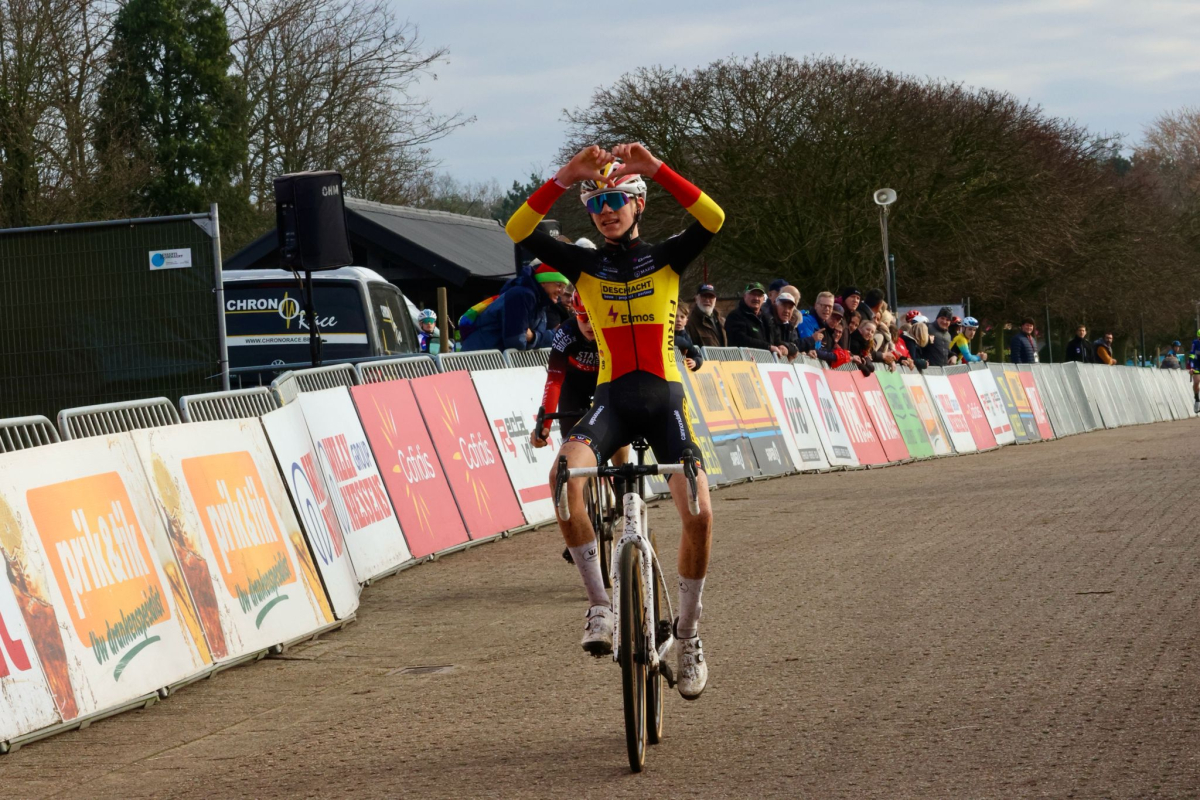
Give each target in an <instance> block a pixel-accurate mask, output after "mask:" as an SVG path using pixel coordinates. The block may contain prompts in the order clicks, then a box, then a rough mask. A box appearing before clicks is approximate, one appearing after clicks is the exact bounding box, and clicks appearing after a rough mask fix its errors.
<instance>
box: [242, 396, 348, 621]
mask: <svg viewBox="0 0 1200 800" xmlns="http://www.w3.org/2000/svg"><path fill="white" fill-rule="evenodd" d="M261 419H262V425H263V430H264V431H266V434H267V440H268V441H269V442H270V443H271V449H272V450H274V451H275V460H276V462H277V463H278V465H279V474H280V475H281V476H282V477H283V483H284V486H286V487H287V490H288V494H289V495H290V496H291V498H292V504H293V505H294V506H295V509H296V513H297V515H298V517H299V518H300V525H301V527H302V528H303V529H304V534H305V537H306V538H307V540H308V546H309V550H310V551H311V553H312V558H313V561H314V562H316V565H317V570H318V571H319V572H320V573H321V581H322V583H324V584H325V592H326V593H327V594H328V595H329V603H330V605H332V606H333V613H334V615H335V616H336V617H337V618H338V619H346V618H347V617H349V616H350V615H351V614H353V613H354V611H355V609H357V608H358V595H359V592H360V587H359V584H358V578H357V577H355V574H354V564H352V563H351V562H350V552H349V551H348V550H347V549H346V541H345V537H344V536H343V534H342V524H341V522H339V521H338V516H337V512H336V511H335V510H334V508H333V496H332V495H331V494H330V490H329V487H327V486H326V485H325V477H324V475H323V473H322V471H321V467H320V466H319V465H318V463H317V451H316V448H314V447H313V443H312V438H311V437H310V436H309V435H308V426H307V425H306V424H305V423H304V412H303V411H302V410H301V409H300V406H299V404H297V403H289V404H288V405H286V406H284V407H283V408H277V409H275V410H274V411H272V412H270V413H269V414H264V415H263V416H262V418H261Z"/></svg>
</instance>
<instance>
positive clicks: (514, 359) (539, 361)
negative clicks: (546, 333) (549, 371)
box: [504, 347, 550, 367]
mask: <svg viewBox="0 0 1200 800" xmlns="http://www.w3.org/2000/svg"><path fill="white" fill-rule="evenodd" d="M504 357H505V358H506V359H508V363H509V364H511V365H512V366H514V367H544V366H546V365H548V364H549V363H550V348H549V347H539V348H538V349H537V350H505V351H504Z"/></svg>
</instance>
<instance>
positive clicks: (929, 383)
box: [922, 368, 996, 453]
mask: <svg viewBox="0 0 1200 800" xmlns="http://www.w3.org/2000/svg"><path fill="white" fill-rule="evenodd" d="M933 369H936V368H931V369H927V370H925V373H924V374H923V375H922V377H923V378H924V379H925V386H926V388H928V389H929V393H930V394H931V395H933V404H934V406H935V407H936V408H937V410H938V413H939V414H940V415H941V418H942V423H943V424H944V425H945V430H946V435H947V436H949V437H950V444H951V445H953V446H954V452H956V453H974V452H975V451H976V450H978V449H979V448H978V447H976V445H975V437H974V436H973V435H972V428H971V425H970V421H969V420H968V418H967V409H966V408H964V407H963V404H962V402H960V401H959V399H958V393H957V392H955V391H954V386H952V385H951V383H950V378H949V377H948V376H946V375H945V374H940V370H939V374H936V375H935V374H933ZM965 380H966V381H967V387H966V388H967V391H968V392H970V394H971V396H972V397H974V398H975V407H976V410H977V412H978V414H979V420H977V427H980V428H982V429H983V431H984V432H986V433H987V438H988V439H990V440H991V442H992V445H991V446H992V447H995V446H996V442H995V439H993V438H992V434H991V429H990V428H989V427H988V424H987V419H986V418H985V417H984V416H983V406H980V405H979V398H978V397H975V388H974V387H973V386H971V382H970V380H969V379H965Z"/></svg>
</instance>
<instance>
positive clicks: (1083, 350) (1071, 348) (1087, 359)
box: [1067, 325, 1096, 364]
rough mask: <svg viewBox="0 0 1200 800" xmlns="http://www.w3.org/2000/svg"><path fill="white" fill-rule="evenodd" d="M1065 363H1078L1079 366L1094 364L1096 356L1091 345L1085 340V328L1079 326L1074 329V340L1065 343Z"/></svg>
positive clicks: (1084, 326)
mask: <svg viewBox="0 0 1200 800" xmlns="http://www.w3.org/2000/svg"><path fill="white" fill-rule="evenodd" d="M1067 361H1078V362H1080V363H1081V364H1095V363H1096V354H1095V352H1094V351H1093V350H1092V343H1091V342H1089V341H1088V338H1087V326H1086V325H1080V326H1079V327H1078V328H1076V329H1075V338H1074V339H1072V340H1071V341H1069V342H1067Z"/></svg>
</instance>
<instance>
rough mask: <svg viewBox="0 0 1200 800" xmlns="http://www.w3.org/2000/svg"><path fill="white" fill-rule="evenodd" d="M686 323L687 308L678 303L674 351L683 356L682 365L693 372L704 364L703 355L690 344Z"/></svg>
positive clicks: (690, 338) (697, 348)
mask: <svg viewBox="0 0 1200 800" xmlns="http://www.w3.org/2000/svg"><path fill="white" fill-rule="evenodd" d="M687 321H688V307H687V306H686V305H684V304H683V303H680V304H679V309H678V310H677V311H676V312H675V349H676V350H678V351H679V352H680V353H682V354H683V363H684V365H686V366H687V368H688V369H690V370H691V371H693V372H695V371H696V370H698V369H700V365H701V364H703V363H704V355H703V354H702V353H701V352H700V348H699V347H697V346H696V345H695V343H693V342H692V337H690V336H688V333H687V330H686V326H687Z"/></svg>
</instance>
